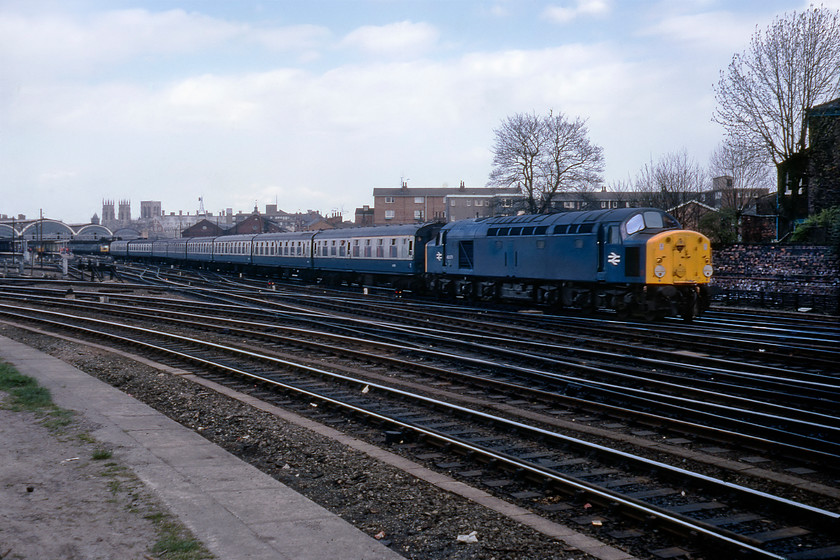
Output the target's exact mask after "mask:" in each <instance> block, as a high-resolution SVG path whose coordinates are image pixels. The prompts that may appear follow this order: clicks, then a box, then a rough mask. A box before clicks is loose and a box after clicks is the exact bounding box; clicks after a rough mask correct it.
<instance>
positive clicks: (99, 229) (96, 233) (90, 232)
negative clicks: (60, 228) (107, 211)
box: [74, 224, 114, 241]
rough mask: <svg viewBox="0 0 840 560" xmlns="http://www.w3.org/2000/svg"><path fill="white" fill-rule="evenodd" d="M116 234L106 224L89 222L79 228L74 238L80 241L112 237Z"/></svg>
mask: <svg viewBox="0 0 840 560" xmlns="http://www.w3.org/2000/svg"><path fill="white" fill-rule="evenodd" d="M113 236H114V234H113V233H111V230H110V229H108V228H106V227H105V226H101V225H99V224H88V225H86V226H82V227H80V228H79V231H77V232H76V235H75V236H74V239H77V240H80V241H97V240H99V239H110V238H111V237H113Z"/></svg>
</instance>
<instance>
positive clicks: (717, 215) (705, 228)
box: [697, 208, 738, 244]
mask: <svg viewBox="0 0 840 560" xmlns="http://www.w3.org/2000/svg"><path fill="white" fill-rule="evenodd" d="M737 223H738V215H737V214H736V212H735V210H734V209H732V208H723V209H721V210H719V211H718V212H709V213H707V214H704V215H703V216H702V217H701V218H700V223H699V225H698V228H697V229H699V230H700V233H702V234H703V235H705V236H706V237H708V238H709V241H711V242H712V243H714V244H728V243H736V242H737V241H738V234H737V232H736V226H737Z"/></svg>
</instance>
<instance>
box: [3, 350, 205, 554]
mask: <svg viewBox="0 0 840 560" xmlns="http://www.w3.org/2000/svg"><path fill="white" fill-rule="evenodd" d="M0 391H2V392H5V393H8V395H9V397H8V398H7V399H5V400H3V401H0V407H2V408H6V409H9V410H12V411H16V412H18V411H26V412H33V413H35V414H36V415H38V416H39V417H41V418H42V424H43V425H44V426H45V427H47V428H48V429H50V430H53V431H56V430H58V429H59V428H62V427H65V426H68V425H69V424H70V423H71V422H72V421H73V412H72V411H69V410H64V409H62V408H59V407H58V406H56V405H55V404H54V403H53V402H52V397H51V395H50V392H49V390H48V389H46V388H44V387H41V386H39V385H38V382H37V381H36V380H35V379H34V378H32V377H29V376H27V375H23V374H21V373H20V372H18V371H17V370H16V369H15V368H14V367H12V366H10V365H9V364H6V363H3V362H0ZM77 437H78V438H79V440H80V441H82V442H84V443H87V444H91V445H95V444H96V440H95V439H94V438H93V437H92V436H91V435H90V434H87V433H82V434H78V436H77ZM111 458H112V453H111V451H108V450H106V449H101V448H100V449H96V450H94V451H93V453H92V455H91V459H92V460H94V461H104V460H107V459H111ZM105 467H106V470H105V471H104V472H103V475H106V476H108V475H111V474H113V473H115V472H124V471H125V467H122V466H119V465H118V464H117V463H113V462H109V463H105ZM132 476H133V475H132ZM108 489H109V490H110V491H111V493H113V494H115V495H116V494H117V493H119V492H122V491H123V490H124V488H123V483H122V481H119V480H111V481H109V483H108ZM147 508H148V509H147V511H148V510H151V511H152V513H149V514H147V515H144V516H143V517H145V518H146V519H148V520H149V521H151V522H152V523H153V524H154V526H155V529H156V532H157V542H155V543H154V545H152V546H151V547H150V548H149V551H150V552H151V553H152V554H155V555H156V556H155V558H157V559H159V560H204V559H208V558H213V555H212V554H210V553H209V552H208V551H207V549H206V548H205V547H204V545H203V544H202V543H201V542H200V541H198V540H196V539H195V538H193V537H192V535H191V534H190V533H189V531H188V530H187V529H186V528H185V527H184V526H183V525H181V524H180V523H178V522H177V520H175V519H174V518H173V517H172V516H171V515H169V514H168V513H164V512H163V511H161V510H160V509H158V507H157V506H156V505H155V504H152V503H147ZM1 558H3V554H2V553H0V559H1Z"/></svg>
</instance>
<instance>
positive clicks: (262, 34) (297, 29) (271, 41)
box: [253, 25, 332, 51]
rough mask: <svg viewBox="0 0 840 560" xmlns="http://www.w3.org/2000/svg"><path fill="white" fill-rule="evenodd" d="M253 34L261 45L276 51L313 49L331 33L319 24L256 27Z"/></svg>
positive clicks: (321, 45) (322, 43)
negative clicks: (267, 27)
mask: <svg viewBox="0 0 840 560" xmlns="http://www.w3.org/2000/svg"><path fill="white" fill-rule="evenodd" d="M253 36H254V38H255V40H256V41H257V42H259V43H260V44H261V45H263V46H265V47H267V48H269V49H271V50H276V51H290V50H295V51H299V50H304V51H306V50H314V49H318V48H321V47H323V46H324V44H325V43H327V42H328V41H329V40H330V39H331V37H332V33H331V32H330V30H329V29H328V28H326V27H323V26H320V25H292V26H289V27H281V28H277V29H256V30H254V32H253Z"/></svg>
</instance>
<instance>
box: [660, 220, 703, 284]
mask: <svg viewBox="0 0 840 560" xmlns="http://www.w3.org/2000/svg"><path fill="white" fill-rule="evenodd" d="M646 256H647V261H646V262H647V264H646V267H645V268H646V272H645V280H646V282H647V283H649V284H654V285H657V284H659V285H666V284H708V283H709V279H710V278H711V277H712V274H713V269H712V251H711V243H710V242H709V239H708V238H707V237H706V236H705V235H703V234H701V233H697V232H694V231H686V230H671V231H664V232H662V233H660V234H658V235H655V236H653V237H651V238H650V239H649V240H648V242H647V247H646Z"/></svg>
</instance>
